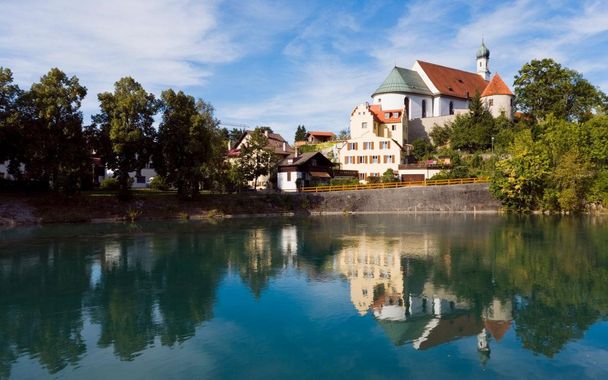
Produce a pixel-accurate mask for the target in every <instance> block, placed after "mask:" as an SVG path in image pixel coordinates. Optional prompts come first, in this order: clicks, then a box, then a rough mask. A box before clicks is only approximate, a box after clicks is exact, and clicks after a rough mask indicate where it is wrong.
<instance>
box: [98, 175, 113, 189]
mask: <svg viewBox="0 0 608 380" xmlns="http://www.w3.org/2000/svg"><path fill="white" fill-rule="evenodd" d="M99 188H100V189H101V190H118V180H117V179H116V178H106V179H104V180H102V181H101V183H100V184H99Z"/></svg>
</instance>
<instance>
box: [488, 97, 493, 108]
mask: <svg viewBox="0 0 608 380" xmlns="http://www.w3.org/2000/svg"><path fill="white" fill-rule="evenodd" d="M488 105H489V106H490V107H492V106H493V105H494V99H490V100H488Z"/></svg>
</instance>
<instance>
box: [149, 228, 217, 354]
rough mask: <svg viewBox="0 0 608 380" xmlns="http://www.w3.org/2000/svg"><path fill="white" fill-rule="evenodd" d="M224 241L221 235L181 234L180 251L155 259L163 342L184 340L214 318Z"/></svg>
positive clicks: (176, 244) (176, 245)
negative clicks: (198, 327)
mask: <svg viewBox="0 0 608 380" xmlns="http://www.w3.org/2000/svg"><path fill="white" fill-rule="evenodd" d="M223 242H224V240H223V239H222V237H221V235H220V237H211V236H201V235H200V234H179V235H178V236H177V237H176V238H175V242H174V243H175V244H174V250H175V252H179V254H164V255H162V256H161V257H159V258H158V260H157V261H156V265H155V267H154V270H153V278H154V285H155V288H156V289H157V293H158V295H157V297H158V298H157V299H158V307H159V309H160V312H161V314H162V323H161V325H160V326H159V329H160V331H159V334H160V337H161V343H162V344H164V345H169V346H173V345H174V344H175V343H176V342H179V343H181V342H183V341H185V340H186V339H188V338H190V337H192V336H194V333H195V329H196V327H197V326H198V325H200V324H201V323H202V322H204V321H207V320H210V319H211V318H212V316H213V303H214V301H215V291H216V288H217V285H218V283H219V281H220V280H221V278H222V276H223V275H224V268H225V266H226V257H225V255H224V251H223V249H222V243H223Z"/></svg>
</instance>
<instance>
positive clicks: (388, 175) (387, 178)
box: [381, 168, 397, 183]
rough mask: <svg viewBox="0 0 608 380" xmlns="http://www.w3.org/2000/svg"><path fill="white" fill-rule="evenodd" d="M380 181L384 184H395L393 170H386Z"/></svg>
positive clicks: (395, 179)
mask: <svg viewBox="0 0 608 380" xmlns="http://www.w3.org/2000/svg"><path fill="white" fill-rule="evenodd" d="M381 181H382V182H385V183H389V182H397V178H396V176H395V172H394V171H393V169H390V168H389V169H386V171H385V172H384V173H382V177H381Z"/></svg>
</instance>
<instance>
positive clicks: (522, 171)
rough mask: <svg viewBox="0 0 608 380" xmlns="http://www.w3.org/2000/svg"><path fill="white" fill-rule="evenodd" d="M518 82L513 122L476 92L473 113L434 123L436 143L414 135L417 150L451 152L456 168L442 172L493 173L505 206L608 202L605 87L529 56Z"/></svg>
mask: <svg viewBox="0 0 608 380" xmlns="http://www.w3.org/2000/svg"><path fill="white" fill-rule="evenodd" d="M514 90H515V106H516V109H517V110H518V111H520V112H518V114H517V115H516V118H515V121H514V122H511V121H509V120H508V119H506V118H505V117H503V116H499V117H498V118H493V117H492V115H491V114H490V113H489V112H488V111H487V110H486V109H485V107H483V105H482V103H481V101H480V99H479V97H475V98H474V99H473V100H472V101H471V103H470V112H469V113H468V114H465V115H459V116H457V117H456V119H455V120H454V121H453V122H452V123H448V124H447V125H445V126H443V127H439V126H436V127H435V128H434V129H433V130H432V132H431V133H430V136H431V139H432V141H433V143H432V144H431V142H430V141H425V140H417V141H414V142H413V145H414V152H413V154H414V156H415V157H416V158H417V159H426V158H429V157H437V156H447V157H450V158H451V162H452V165H453V169H452V170H450V171H445V172H442V173H440V174H439V175H438V176H437V178H446V177H448V178H449V177H452V178H457V177H471V176H486V177H490V178H491V186H490V190H491V191H492V193H493V194H494V196H495V197H496V198H497V199H499V200H500V201H501V202H502V203H503V205H504V206H505V208H506V209H508V210H512V211H517V212H525V211H533V210H542V211H549V212H580V211H584V210H586V209H588V208H589V207H593V206H594V205H602V206H604V207H608V145H607V143H608V116H606V111H607V110H608V98H607V96H606V94H604V93H603V92H602V91H601V90H600V89H599V88H597V87H595V86H593V85H592V84H591V83H589V82H588V81H587V80H586V79H584V78H583V77H582V75H581V74H580V73H578V72H576V71H574V70H571V69H568V68H566V67H563V66H562V65H560V64H559V63H557V62H555V61H553V60H551V59H542V60H532V61H531V62H529V63H526V64H525V65H524V66H523V67H522V68H521V69H520V70H519V72H518V74H517V75H516V76H515V82H514Z"/></svg>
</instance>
